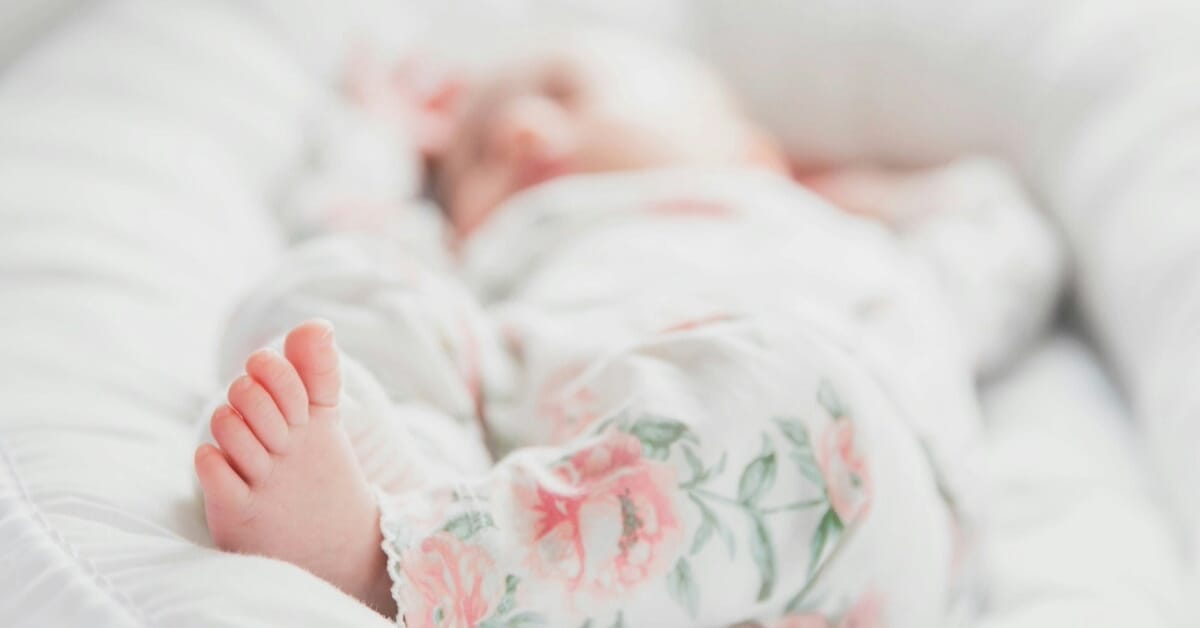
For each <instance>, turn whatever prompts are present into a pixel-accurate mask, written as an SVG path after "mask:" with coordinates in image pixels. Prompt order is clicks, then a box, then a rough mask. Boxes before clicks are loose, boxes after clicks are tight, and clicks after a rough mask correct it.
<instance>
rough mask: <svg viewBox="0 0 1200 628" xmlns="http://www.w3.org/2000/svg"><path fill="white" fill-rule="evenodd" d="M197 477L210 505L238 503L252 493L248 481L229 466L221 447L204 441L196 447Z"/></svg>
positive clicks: (206, 501)
mask: <svg viewBox="0 0 1200 628" xmlns="http://www.w3.org/2000/svg"><path fill="white" fill-rule="evenodd" d="M195 464H196V477H197V478H199V479H200V489H201V490H202V491H204V501H205V503H206V504H208V505H209V506H210V507H223V506H224V505H227V504H238V503H241V502H242V501H244V500H245V499H246V498H247V497H248V496H249V494H250V488H249V487H248V486H246V482H245V481H243V480H242V478H241V477H239V476H238V474H237V473H236V472H235V471H234V470H233V467H231V466H229V461H228V460H226V459H225V455H224V454H222V453H221V450H220V449H217V448H216V447H214V446H212V445H211V444H209V443H204V444H203V445H200V447H199V448H197V449H196V459H195Z"/></svg>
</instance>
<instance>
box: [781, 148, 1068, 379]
mask: <svg viewBox="0 0 1200 628" xmlns="http://www.w3.org/2000/svg"><path fill="white" fill-rule="evenodd" d="M802 182H804V183H806V184H807V185H808V186H809V187H810V188H811V189H813V191H815V192H817V193H818V194H821V195H822V196H825V197H826V198H828V199H829V200H831V201H833V202H834V203H835V204H837V205H838V206H840V207H842V208H844V209H846V210H847V211H850V212H852V213H855V214H860V215H866V216H870V217H873V218H877V219H879V220H881V221H883V222H885V223H887V224H888V225H890V226H891V227H893V228H894V229H895V230H896V231H897V232H898V234H899V236H900V237H901V238H902V239H903V240H904V242H905V245H906V246H907V247H909V248H910V249H911V250H912V251H913V252H914V253H916V254H917V255H918V256H919V257H920V258H922V259H924V260H926V261H927V262H928V263H929V264H930V266H931V267H932V269H933V271H934V273H935V275H936V276H937V278H938V279H939V280H940V282H941V284H942V286H943V288H944V290H945V293H946V294H947V296H948V297H949V301H950V306H951V307H953V308H954V309H955V310H956V311H955V314H956V315H957V317H958V319H959V320H960V321H962V323H963V327H964V336H965V338H966V339H967V342H968V343H969V345H970V346H969V347H968V349H969V350H970V352H971V355H973V356H974V362H975V366H976V368H977V370H978V371H979V372H980V373H983V374H986V373H988V372H990V371H993V370H995V369H997V368H999V367H1001V366H1003V365H1004V364H1005V363H1006V362H1007V361H1009V359H1010V358H1012V357H1013V356H1014V355H1015V354H1016V353H1017V352H1018V351H1019V350H1020V349H1021V348H1022V347H1023V346H1024V345H1025V344H1026V343H1028V342H1029V341H1030V340H1032V339H1033V338H1034V337H1035V336H1036V334H1037V333H1038V330H1039V329H1041V328H1042V327H1043V326H1044V324H1045V323H1046V321H1047V319H1048V318H1049V317H1050V316H1051V314H1052V313H1053V310H1054V306H1055V304H1056V303H1057V295H1058V292H1059V288H1060V286H1061V284H1062V281H1063V276H1064V273H1065V263H1066V262H1065V260H1064V256H1063V251H1062V249H1061V247H1060V245H1059V242H1058V239H1057V237H1056V235H1055V233H1054V230H1053V228H1052V226H1051V225H1050V224H1049V222H1048V221H1047V220H1046V219H1045V218H1044V217H1043V216H1042V215H1041V214H1039V213H1038V211H1037V210H1036V209H1035V208H1034V207H1033V204H1032V202H1031V201H1030V199H1029V198H1028V197H1027V196H1026V194H1025V192H1024V190H1023V189H1022V188H1021V185H1020V182H1019V180H1018V178H1017V176H1016V173H1014V172H1012V171H1011V169H1009V168H1008V167H1007V166H1005V165H1004V164H1003V163H1001V162H999V161H997V160H992V159H986V158H978V157H976V158H965V159H960V160H957V161H954V162H952V163H950V164H948V165H946V166H942V167H938V168H933V169H928V170H919V171H910V172H897V171H888V170H883V169H865V168H864V169H849V170H845V171H841V172H837V173H834V174H829V175H821V176H817V177H810V178H808V179H806V180H804V181H802Z"/></svg>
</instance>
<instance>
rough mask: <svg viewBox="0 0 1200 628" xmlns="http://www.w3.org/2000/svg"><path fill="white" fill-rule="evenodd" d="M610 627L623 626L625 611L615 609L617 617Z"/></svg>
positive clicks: (619, 627) (618, 627) (622, 627)
mask: <svg viewBox="0 0 1200 628" xmlns="http://www.w3.org/2000/svg"><path fill="white" fill-rule="evenodd" d="M612 628H625V613H624V612H623V611H617V618H616V620H614V621H613V623H612Z"/></svg>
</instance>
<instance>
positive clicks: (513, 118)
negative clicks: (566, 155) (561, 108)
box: [493, 102, 564, 161]
mask: <svg viewBox="0 0 1200 628" xmlns="http://www.w3.org/2000/svg"><path fill="white" fill-rule="evenodd" d="M560 117H561V115H560V114H559V113H557V112H555V111H554V110H553V106H551V105H550V104H549V103H536V102H520V103H511V105H510V106H509V107H507V108H506V110H505V111H504V112H503V113H502V114H501V116H500V117H499V118H500V119H499V120H497V121H496V130H495V134H494V136H493V143H494V144H493V145H494V148H495V150H496V153H497V154H498V155H499V156H500V157H501V158H502V159H504V160H512V161H522V160H526V159H530V158H536V157H540V156H545V155H547V154H549V153H552V152H554V151H555V149H556V147H557V146H558V145H559V144H561V143H562V138H561V136H562V135H563V133H564V129H563V128H562V127H563V124H562V120H560V119H559V118H560Z"/></svg>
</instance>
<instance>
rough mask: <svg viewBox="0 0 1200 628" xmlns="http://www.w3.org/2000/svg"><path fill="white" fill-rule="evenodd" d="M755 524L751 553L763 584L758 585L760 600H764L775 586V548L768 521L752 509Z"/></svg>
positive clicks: (751, 531) (751, 516) (751, 529)
mask: <svg viewBox="0 0 1200 628" xmlns="http://www.w3.org/2000/svg"><path fill="white" fill-rule="evenodd" d="M750 519H751V521H752V523H753V525H752V526H751V528H750V555H751V556H753V557H754V564H755V565H756V566H757V567H758V575H759V578H761V581H762V584H760V585H759V587H758V598H757V599H758V601H759V602H762V601H764V600H766V599H767V598H769V597H771V591H772V590H773V589H774V588H775V548H774V546H773V545H772V544H771V535H770V533H769V532H768V531H767V526H766V522H764V521H763V519H762V517H761V516H759V515H758V513H755V512H752V511H750Z"/></svg>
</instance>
